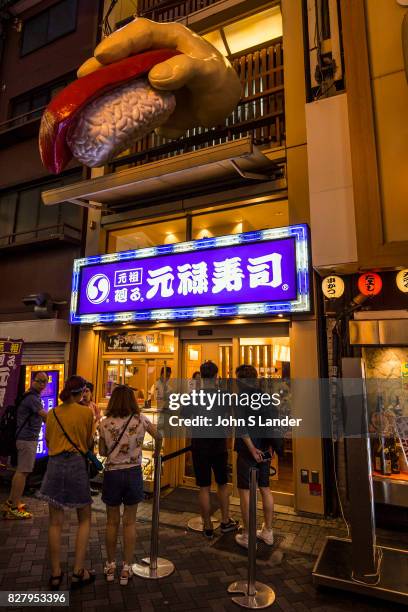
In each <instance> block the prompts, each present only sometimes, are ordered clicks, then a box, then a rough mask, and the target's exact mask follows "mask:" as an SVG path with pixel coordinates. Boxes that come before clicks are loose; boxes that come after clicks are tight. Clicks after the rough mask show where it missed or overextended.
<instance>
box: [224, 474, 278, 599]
mask: <svg viewBox="0 0 408 612" xmlns="http://www.w3.org/2000/svg"><path fill="white" fill-rule="evenodd" d="M257 490H258V468H256V467H251V468H250V470H249V520H248V580H246V581H245V580H239V581H237V582H233V583H232V584H230V586H229V587H228V593H241V596H240V597H233V598H232V601H233V602H234V603H236V604H238V605H239V606H241V608H249V609H252V610H255V609H259V608H269V606H271V605H272V604H273V602H274V601H275V593H274V592H273V590H272V589H271V588H270V587H268V586H267V585H266V584H263V583H262V582H257V581H256V510H257V508H256V498H257Z"/></svg>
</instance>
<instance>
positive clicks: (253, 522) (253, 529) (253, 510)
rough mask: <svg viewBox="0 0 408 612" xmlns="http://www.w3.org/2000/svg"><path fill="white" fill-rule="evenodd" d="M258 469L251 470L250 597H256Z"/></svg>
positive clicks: (249, 523)
mask: <svg viewBox="0 0 408 612" xmlns="http://www.w3.org/2000/svg"><path fill="white" fill-rule="evenodd" d="M257 484H258V469H257V468H254V467H251V468H250V470H249V520H248V596H249V597H250V596H254V595H255V594H256V590H255V580H256V505H257V504H256V501H257Z"/></svg>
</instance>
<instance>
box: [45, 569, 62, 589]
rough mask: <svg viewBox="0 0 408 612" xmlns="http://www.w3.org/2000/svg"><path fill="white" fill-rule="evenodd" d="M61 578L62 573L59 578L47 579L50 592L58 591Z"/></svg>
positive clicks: (51, 577)
mask: <svg viewBox="0 0 408 612" xmlns="http://www.w3.org/2000/svg"><path fill="white" fill-rule="evenodd" d="M63 578H64V572H61V573H60V575H59V576H50V577H49V579H48V586H49V587H50V591H59V588H60V586H61V582H62V579H63Z"/></svg>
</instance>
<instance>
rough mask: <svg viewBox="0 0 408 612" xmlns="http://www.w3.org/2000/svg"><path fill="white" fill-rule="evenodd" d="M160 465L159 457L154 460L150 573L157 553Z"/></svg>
mask: <svg viewBox="0 0 408 612" xmlns="http://www.w3.org/2000/svg"><path fill="white" fill-rule="evenodd" d="M161 465H162V461H161V456H160V455H159V456H158V457H156V459H155V460H154V487H153V509H152V531H151V534H150V568H151V570H152V572H157V555H158V553H159V520H160V489H161Z"/></svg>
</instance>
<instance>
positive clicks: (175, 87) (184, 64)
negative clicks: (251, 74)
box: [78, 18, 241, 138]
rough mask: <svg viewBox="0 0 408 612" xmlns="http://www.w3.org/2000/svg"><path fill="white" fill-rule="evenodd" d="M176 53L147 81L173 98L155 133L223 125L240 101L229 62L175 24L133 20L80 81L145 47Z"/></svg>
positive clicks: (107, 42) (102, 48)
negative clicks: (170, 109) (167, 115)
mask: <svg viewBox="0 0 408 612" xmlns="http://www.w3.org/2000/svg"><path fill="white" fill-rule="evenodd" d="M160 48H171V49H177V50H178V51H180V53H181V55H176V56H174V57H172V58H171V59H169V60H167V61H165V62H162V63H161V64H157V65H156V66H154V68H152V69H151V70H150V72H149V75H148V77H149V81H150V83H151V85H152V86H153V87H155V88H156V89H159V90H164V91H172V92H174V93H175V95H176V100H177V104H176V110H175V111H174V113H173V114H172V115H171V116H170V118H169V119H168V120H167V122H166V123H165V124H164V125H163V126H161V127H160V128H158V130H156V131H157V132H158V133H159V134H160V135H162V136H165V137H166V138H177V137H179V136H182V135H183V134H184V133H185V131H186V130H187V129H189V128H192V127H197V126H203V127H213V126H215V125H217V124H220V123H223V121H224V120H225V118H226V117H228V115H229V114H230V113H231V112H232V111H233V109H234V108H235V106H236V105H237V103H238V101H239V99H240V97H241V83H240V81H239V78H238V75H237V73H236V72H235V70H234V69H233V68H232V66H231V64H230V63H229V61H228V60H227V59H226V58H225V57H224V56H223V55H222V54H221V53H219V51H217V49H215V48H214V47H213V46H212V45H211V44H210V43H209V42H207V41H206V40H204V39H203V38H201V37H200V36H198V35H197V34H195V33H194V32H192V31H191V30H189V29H188V28H186V27H185V26H183V25H181V24H179V23H156V22H154V21H150V20H148V19H142V18H137V19H135V20H134V21H132V22H131V23H129V24H127V25H126V26H124V27H123V28H121V29H120V30H117V31H116V32H114V33H113V34H111V35H110V36H108V37H107V38H105V39H104V40H103V41H102V42H101V43H100V44H99V45H98V46H97V47H96V49H95V53H94V57H91V58H90V59H88V60H87V61H86V62H85V63H84V64H82V66H81V67H80V68H79V70H78V77H79V78H80V77H82V76H85V75H86V74H89V73H90V72H93V71H94V70H98V69H99V68H101V67H103V66H105V65H107V64H111V63H113V62H117V61H119V60H121V59H124V58H125V57H128V56H129V55H135V54H137V53H141V52H143V51H147V50H149V49H160Z"/></svg>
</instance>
